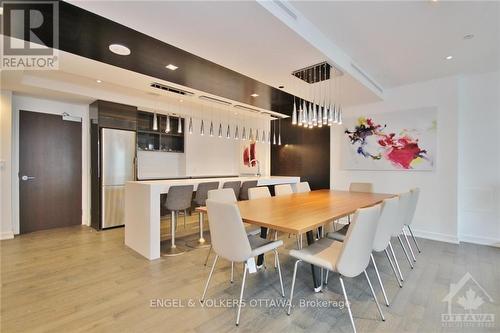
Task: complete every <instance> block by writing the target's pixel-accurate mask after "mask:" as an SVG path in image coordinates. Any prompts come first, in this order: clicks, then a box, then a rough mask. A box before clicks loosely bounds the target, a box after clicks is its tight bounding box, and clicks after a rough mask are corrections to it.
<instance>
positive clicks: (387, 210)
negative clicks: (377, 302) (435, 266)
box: [325, 197, 403, 306]
mask: <svg viewBox="0 0 500 333" xmlns="http://www.w3.org/2000/svg"><path fill="white" fill-rule="evenodd" d="M398 209H399V198H398V197H395V198H390V199H385V200H384V201H383V202H382V208H381V212H380V217H379V221H378V226H377V231H376V232H375V238H374V241H373V252H382V251H384V252H385V254H386V256H387V259H388V260H389V263H390V265H391V268H392V271H393V273H394V276H395V277H396V280H397V281H398V284H399V287H403V285H402V283H401V279H400V276H399V275H398V273H397V272H396V268H395V267H394V263H393V259H394V260H396V261H397V259H396V258H395V257H394V258H391V255H390V254H389V244H390V241H391V236H392V233H393V230H395V229H396V228H397V226H398ZM345 229H347V228H344V229H342V230H341V231H337V232H333V233H328V234H327V237H328V238H330V239H334V240H338V241H342V242H343V241H344V240H345V235H346V234H345V233H344V230H345ZM370 258H371V260H372V263H373V268H374V269H375V273H376V274H377V279H378V282H379V285H380V288H381V289H382V294H383V295H384V300H385V304H386V305H387V306H389V300H388V298H387V294H386V292H385V288H384V284H383V283H382V279H381V277H380V273H379V270H378V267H377V264H376V262H375V258H374V257H373V254H370ZM398 266H399V264H398ZM325 283H326V284H328V272H327V276H326V280H325Z"/></svg>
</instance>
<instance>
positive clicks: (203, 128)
mask: <svg viewBox="0 0 500 333" xmlns="http://www.w3.org/2000/svg"><path fill="white" fill-rule="evenodd" d="M200 135H205V121H204V120H203V119H202V120H201V126H200Z"/></svg>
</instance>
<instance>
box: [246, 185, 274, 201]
mask: <svg viewBox="0 0 500 333" xmlns="http://www.w3.org/2000/svg"><path fill="white" fill-rule="evenodd" d="M270 197H271V192H269V189H268V188H267V187H266V186H260V187H252V188H249V189H248V199H249V200H255V199H261V198H270Z"/></svg>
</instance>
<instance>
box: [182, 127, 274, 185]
mask: <svg viewBox="0 0 500 333" xmlns="http://www.w3.org/2000/svg"><path fill="white" fill-rule="evenodd" d="M200 125H201V120H200V119H193V128H194V131H193V134H186V146H185V154H186V174H187V175H190V176H224V175H239V174H240V159H242V158H243V157H242V156H240V155H241V144H242V141H241V140H234V139H226V138H225V137H224V136H223V137H222V138H219V137H218V136H217V133H216V135H214V136H213V137H210V135H208V129H209V127H210V120H208V119H205V135H203V136H201V135H200V134H199V128H200ZM249 125H251V126H252V127H253V129H254V131H255V128H259V135H260V136H261V135H262V129H264V130H265V131H266V135H267V133H269V132H268V131H269V128H270V126H269V121H268V120H259V121H257V120H254V121H253V122H252V123H249ZM214 126H215V125H214ZM217 130H218V129H217V128H216V129H214V131H215V132H217ZM246 130H247V133H246V134H247V136H248V135H249V133H248V131H249V129H248V127H247V128H246ZM233 131H234V125H232V126H231V134H232V135H233V136H234V132H233ZM254 133H255V132H254ZM223 134H224V135H225V134H226V128H224V130H223ZM239 134H240V136H241V135H242V127H241V126H240V127H239ZM243 142H244V143H248V141H243ZM256 145H257V146H256V150H257V158H258V159H259V161H260V163H261V173H262V174H263V175H270V174H271V147H270V145H269V144H267V143H261V142H257V143H256Z"/></svg>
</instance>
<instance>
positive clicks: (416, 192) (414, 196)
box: [403, 187, 422, 261]
mask: <svg viewBox="0 0 500 333" xmlns="http://www.w3.org/2000/svg"><path fill="white" fill-rule="evenodd" d="M410 193H411V199H410V203H409V208H408V216H407V221H406V222H405V226H406V228H407V229H408V231H409V232H410V236H411V238H413V242H414V243H415V246H416V247H417V251H418V253H421V252H422V251H421V250H420V246H418V242H417V239H416V238H415V235H414V234H413V230H411V227H410V224H411V223H412V222H413V218H414V217H415V211H416V210H417V204H418V199H419V197H420V189H419V188H418V187H416V188H412V189H411V190H410ZM403 234H404V235H405V238H406V243H407V244H408V247H409V248H410V249H411V246H410V242H409V241H408V236H407V234H406V232H405V230H404V228H403ZM411 253H412V256H413V260H414V261H417V259H416V258H415V255H414V253H413V250H412V251H411Z"/></svg>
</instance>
